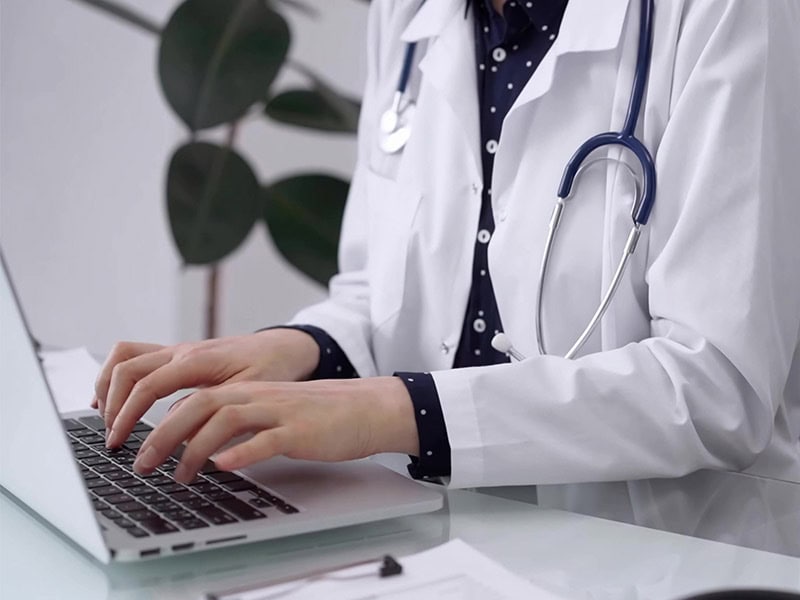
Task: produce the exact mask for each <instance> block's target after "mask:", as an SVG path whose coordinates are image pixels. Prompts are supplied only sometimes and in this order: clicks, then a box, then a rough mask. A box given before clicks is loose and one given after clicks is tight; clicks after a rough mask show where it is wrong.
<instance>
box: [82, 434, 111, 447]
mask: <svg viewBox="0 0 800 600" xmlns="http://www.w3.org/2000/svg"><path fill="white" fill-rule="evenodd" d="M81 442H83V443H84V444H89V445H92V446H93V445H95V444H103V445H104V446H105V443H106V438H104V437H103V436H102V435H97V434H96V433H95V434H93V435H85V436H83V437H82V438H81Z"/></svg>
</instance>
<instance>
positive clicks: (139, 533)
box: [125, 527, 150, 538]
mask: <svg viewBox="0 0 800 600" xmlns="http://www.w3.org/2000/svg"><path fill="white" fill-rule="evenodd" d="M125 531H127V532H128V533H130V534H131V535H132V536H133V537H135V538H143V537H148V536H149V535H150V534H149V533H147V532H146V531H145V530H144V529H139V528H138V527H131V528H129V529H126V530H125Z"/></svg>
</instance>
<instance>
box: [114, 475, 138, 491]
mask: <svg viewBox="0 0 800 600" xmlns="http://www.w3.org/2000/svg"><path fill="white" fill-rule="evenodd" d="M125 475H126V477H125V478H124V479H120V480H115V481H114V483H116V484H117V485H118V486H119V487H121V488H123V489H125V488H132V487H136V486H139V485H141V484H142V482H141V481H139V480H138V479H136V478H135V477H131V476H130V475H128V474H127V473H125Z"/></svg>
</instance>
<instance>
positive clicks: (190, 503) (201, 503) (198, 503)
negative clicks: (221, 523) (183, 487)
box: [181, 498, 211, 510]
mask: <svg viewBox="0 0 800 600" xmlns="http://www.w3.org/2000/svg"><path fill="white" fill-rule="evenodd" d="M181 504H183V505H184V506H185V507H186V508H191V509H192V510H198V509H201V508H206V507H208V506H211V503H210V502H208V501H206V500H203V499H202V498H197V499H192V500H186V501H184V502H181Z"/></svg>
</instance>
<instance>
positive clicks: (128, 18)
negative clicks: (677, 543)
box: [75, 0, 161, 35]
mask: <svg viewBox="0 0 800 600" xmlns="http://www.w3.org/2000/svg"><path fill="white" fill-rule="evenodd" d="M75 1H76V2H82V3H84V4H88V5H89V6H93V7H94V8H96V9H98V10H102V11H104V12H106V13H108V14H110V15H113V16H115V17H117V18H118V19H121V20H123V21H125V22H127V23H128V24H130V25H134V26H136V27H138V28H139V29H144V30H145V31H147V32H148V33H152V34H155V35H161V26H160V25H158V24H157V23H155V22H153V21H151V20H150V19H149V18H148V17H145V16H144V15H142V14H140V13H138V12H136V11H134V10H132V9H130V8H128V7H127V6H124V5H122V4H119V3H118V2H115V1H114V0H75Z"/></svg>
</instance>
